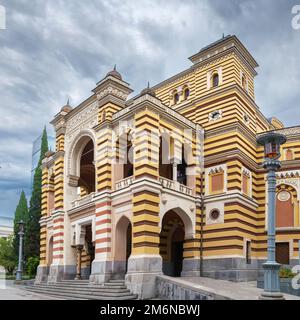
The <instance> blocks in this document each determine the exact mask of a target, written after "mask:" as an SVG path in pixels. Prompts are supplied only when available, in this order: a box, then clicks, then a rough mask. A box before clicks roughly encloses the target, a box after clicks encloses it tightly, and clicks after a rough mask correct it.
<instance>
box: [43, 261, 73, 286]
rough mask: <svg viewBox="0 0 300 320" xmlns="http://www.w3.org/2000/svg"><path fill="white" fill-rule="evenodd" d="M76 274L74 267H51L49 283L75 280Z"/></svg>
mask: <svg viewBox="0 0 300 320" xmlns="http://www.w3.org/2000/svg"><path fill="white" fill-rule="evenodd" d="M75 274H76V266H74V265H51V266H50V269H49V275H48V283H55V282H58V281H61V280H73V279H74V278H75Z"/></svg>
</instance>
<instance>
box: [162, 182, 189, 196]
mask: <svg viewBox="0 0 300 320" xmlns="http://www.w3.org/2000/svg"><path fill="white" fill-rule="evenodd" d="M159 181H160V183H161V185H162V186H163V188H166V189H170V190H174V191H178V192H180V193H183V194H186V195H188V196H192V195H193V189H191V188H189V187H187V186H185V185H184V184H180V183H179V182H178V181H174V180H170V179H167V178H163V177H159Z"/></svg>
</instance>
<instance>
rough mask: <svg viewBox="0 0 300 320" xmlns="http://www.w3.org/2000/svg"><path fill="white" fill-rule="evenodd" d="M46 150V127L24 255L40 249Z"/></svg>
mask: <svg viewBox="0 0 300 320" xmlns="http://www.w3.org/2000/svg"><path fill="white" fill-rule="evenodd" d="M47 151H48V139H47V132H46V127H45V128H44V130H43V134H42V141H41V154H40V159H39V162H38V165H37V168H36V170H35V173H34V178H33V188H32V195H31V199H30V206H29V214H28V217H29V220H28V221H27V223H26V225H25V248H24V251H25V257H26V259H27V258H29V257H34V256H39V250H40V223H39V220H40V217H41V193H42V169H41V165H42V160H43V158H44V156H45V153H46V152H47Z"/></svg>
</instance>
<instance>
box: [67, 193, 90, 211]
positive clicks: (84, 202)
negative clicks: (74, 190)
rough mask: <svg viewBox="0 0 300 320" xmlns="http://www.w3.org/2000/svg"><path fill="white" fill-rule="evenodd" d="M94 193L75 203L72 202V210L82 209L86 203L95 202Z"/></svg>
mask: <svg viewBox="0 0 300 320" xmlns="http://www.w3.org/2000/svg"><path fill="white" fill-rule="evenodd" d="M94 194H95V193H94V192H91V193H89V194H87V195H86V196H83V197H80V198H78V199H76V200H74V201H72V208H77V207H80V206H82V205H84V204H86V203H89V202H91V201H92V200H93V197H94Z"/></svg>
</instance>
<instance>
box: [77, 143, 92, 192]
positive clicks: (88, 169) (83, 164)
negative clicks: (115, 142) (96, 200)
mask: <svg viewBox="0 0 300 320" xmlns="http://www.w3.org/2000/svg"><path fill="white" fill-rule="evenodd" d="M95 180H96V179H95V166H94V143H93V141H92V140H91V139H90V140H89V141H88V143H87V144H86V146H85V147H84V149H83V151H82V154H81V157H80V178H79V181H78V186H79V187H81V190H84V194H89V193H91V192H94V191H95Z"/></svg>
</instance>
